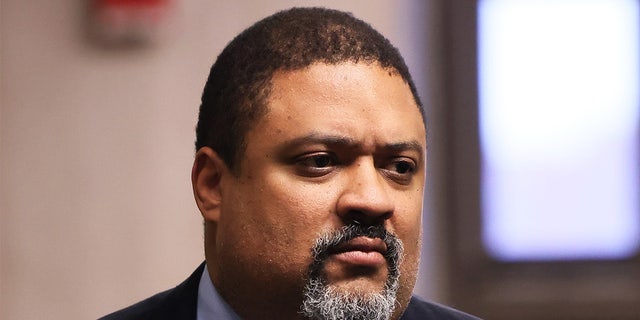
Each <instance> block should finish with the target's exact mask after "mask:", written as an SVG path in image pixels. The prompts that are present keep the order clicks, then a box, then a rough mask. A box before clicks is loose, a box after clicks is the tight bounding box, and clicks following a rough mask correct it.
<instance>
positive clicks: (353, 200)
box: [337, 160, 395, 225]
mask: <svg viewBox="0 0 640 320" xmlns="http://www.w3.org/2000/svg"><path fill="white" fill-rule="evenodd" d="M346 172H347V175H346V176H345V177H344V178H345V182H344V188H343V191H342V193H341V195H340V197H339V198H338V203H337V214H338V216H340V218H341V219H342V220H343V221H344V222H345V223H358V224H363V225H377V224H382V223H384V221H385V220H387V219H389V218H391V216H392V215H393V212H394V210H395V204H394V201H393V197H392V196H391V194H390V191H391V190H390V186H389V183H388V181H387V180H386V179H385V177H383V176H382V175H381V174H380V173H379V172H378V170H377V169H376V167H375V164H374V162H373V160H363V161H358V162H356V163H354V164H353V165H352V167H351V168H348V169H346Z"/></svg>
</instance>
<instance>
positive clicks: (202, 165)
mask: <svg viewBox="0 0 640 320" xmlns="http://www.w3.org/2000/svg"><path fill="white" fill-rule="evenodd" d="M228 172H229V171H228V168H227V165H226V164H225V163H224V161H223V160H222V159H221V158H220V156H218V153H216V152H215V151H214V150H213V149H211V148H209V147H202V148H200V149H199V150H198V152H196V158H195V160H194V161H193V168H192V169H191V185H192V187H193V195H194V197H195V199H196V204H197V205H198V209H200V213H201V214H202V217H203V218H204V219H205V221H214V222H217V221H218V220H219V219H220V205H221V202H222V196H221V190H220V180H221V178H222V175H223V174H227V173H228Z"/></svg>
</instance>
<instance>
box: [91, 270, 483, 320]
mask: <svg viewBox="0 0 640 320" xmlns="http://www.w3.org/2000/svg"><path fill="white" fill-rule="evenodd" d="M203 270H204V263H203V264H201V265H200V266H199V267H198V269H196V271H194V272H193V273H192V274H191V276H189V278H188V279H187V280H185V281H184V282H183V283H181V284H180V285H178V286H177V287H175V288H173V289H170V290H167V291H164V292H161V293H158V294H156V295H154V296H152V297H150V298H147V299H146V300H143V301H140V302H138V303H136V304H134V305H132V306H130V307H128V308H125V309H122V310H120V311H116V312H114V313H112V314H110V315H107V316H105V317H102V318H100V320H196V314H197V304H198V284H199V283H200V276H201V275H202V271H203ZM474 319H475V320H477V319H478V318H476V317H473V316H470V315H467V314H464V313H462V312H460V311H457V310H453V309H450V308H448V307H445V306H441V305H438V304H435V303H431V302H426V301H422V300H420V299H418V298H416V297H413V298H411V302H409V306H408V307H407V310H405V312H404V314H403V315H402V318H401V320H474Z"/></svg>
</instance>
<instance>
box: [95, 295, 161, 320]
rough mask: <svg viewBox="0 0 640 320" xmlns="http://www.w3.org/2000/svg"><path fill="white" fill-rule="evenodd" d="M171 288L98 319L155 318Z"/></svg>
mask: <svg viewBox="0 0 640 320" xmlns="http://www.w3.org/2000/svg"><path fill="white" fill-rule="evenodd" d="M172 290H173V289H171V290H167V291H163V292H160V293H158V294H156V295H153V296H151V297H149V298H147V299H144V300H142V301H140V302H138V303H136V304H133V305H131V306H128V307H126V308H124V309H122V310H118V311H116V312H114V313H111V314H108V315H106V316H104V317H102V318H100V319H98V320H133V319H136V320H138V319H140V320H141V319H156V318H157V317H156V316H155V315H156V314H158V313H159V310H160V309H163V308H166V301H167V297H168V296H170V295H171V291H172Z"/></svg>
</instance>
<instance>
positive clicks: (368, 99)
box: [247, 63, 426, 144]
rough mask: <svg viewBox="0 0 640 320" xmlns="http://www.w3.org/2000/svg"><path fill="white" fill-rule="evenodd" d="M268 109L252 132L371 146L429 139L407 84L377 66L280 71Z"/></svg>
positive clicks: (321, 66) (320, 65)
mask: <svg viewBox="0 0 640 320" xmlns="http://www.w3.org/2000/svg"><path fill="white" fill-rule="evenodd" d="M267 107H268V111H267V113H266V114H265V115H264V116H263V118H262V119H261V120H259V121H258V123H257V124H256V126H255V127H254V130H251V131H254V132H255V133H258V134H259V135H261V136H265V135H266V136H272V138H274V139H275V138H279V139H280V138H282V139H295V138H297V137H299V136H300V135H309V134H331V135H338V136H346V137H349V138H350V139H353V140H357V141H369V142H371V143H390V142H394V141H395V140H417V141H420V142H421V143H422V144H424V138H425V135H426V134H425V128H424V123H423V120H422V115H421V112H420V110H419V108H418V106H417V104H416V102H415V100H414V97H413V94H412V92H411V90H410V88H409V86H408V85H407V84H406V83H405V82H404V80H403V79H402V77H400V76H399V75H398V74H397V73H395V72H392V71H390V70H388V69H383V68H382V67H380V66H379V65H377V64H364V63H341V64H335V65H329V64H324V63H317V64H312V65H311V66H309V67H306V68H304V69H300V70H294V71H279V72H276V73H275V74H274V76H273V78H272V81H271V90H270V95H269V97H268V99H267ZM248 138H249V137H248ZM248 140H250V139H248ZM247 142H248V143H250V141H247Z"/></svg>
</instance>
